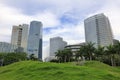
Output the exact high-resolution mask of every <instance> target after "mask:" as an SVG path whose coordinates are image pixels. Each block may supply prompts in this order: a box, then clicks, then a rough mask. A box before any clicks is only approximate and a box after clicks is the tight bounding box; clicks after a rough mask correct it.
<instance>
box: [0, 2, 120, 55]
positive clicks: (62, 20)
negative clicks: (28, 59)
mask: <svg viewBox="0 0 120 80" xmlns="http://www.w3.org/2000/svg"><path fill="white" fill-rule="evenodd" d="M99 13H104V14H105V15H106V16H107V17H108V18H109V20H110V23H111V28H112V32H113V36H114V38H115V39H118V40H120V28H119V27H120V0H0V42H10V40H11V32H12V26H13V25H19V24H30V22H31V21H33V20H36V21H41V22H42V23H43V53H44V54H48V52H49V39H50V38H52V37H56V36H60V37H62V38H63V39H64V41H67V42H68V44H77V43H81V42H85V33H84V19H86V18H88V17H90V16H93V15H95V14H99ZM45 56H46V55H44V57H45Z"/></svg>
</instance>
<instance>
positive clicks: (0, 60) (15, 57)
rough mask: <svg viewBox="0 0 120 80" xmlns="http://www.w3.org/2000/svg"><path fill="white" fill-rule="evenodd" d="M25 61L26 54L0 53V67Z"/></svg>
mask: <svg viewBox="0 0 120 80" xmlns="http://www.w3.org/2000/svg"><path fill="white" fill-rule="evenodd" d="M23 60H27V54H26V53H0V65H1V66H4V65H8V64H11V63H14V62H18V61H23Z"/></svg>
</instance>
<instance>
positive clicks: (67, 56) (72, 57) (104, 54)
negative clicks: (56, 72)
mask: <svg viewBox="0 0 120 80" xmlns="http://www.w3.org/2000/svg"><path fill="white" fill-rule="evenodd" d="M55 54H56V57H57V60H58V61H59V62H70V61H80V60H84V59H85V60H98V61H101V62H104V63H106V64H109V65H111V66H120V42H119V43H117V44H115V45H109V46H106V47H102V46H98V47H97V48H95V47H94V43H91V42H90V43H87V44H84V45H82V46H81V47H80V49H79V50H78V51H76V53H72V51H71V50H70V49H64V50H58V51H57V52H56V53H55Z"/></svg>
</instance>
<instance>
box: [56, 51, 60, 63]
mask: <svg viewBox="0 0 120 80" xmlns="http://www.w3.org/2000/svg"><path fill="white" fill-rule="evenodd" d="M55 56H56V57H57V59H58V60H59V63H60V62H62V50H58V51H57V52H55Z"/></svg>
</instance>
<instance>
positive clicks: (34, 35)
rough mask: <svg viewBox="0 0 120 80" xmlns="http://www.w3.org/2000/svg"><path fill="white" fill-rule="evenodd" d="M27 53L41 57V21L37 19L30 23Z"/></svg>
mask: <svg viewBox="0 0 120 80" xmlns="http://www.w3.org/2000/svg"><path fill="white" fill-rule="evenodd" d="M27 53H28V55H31V54H34V55H35V57H36V58H38V59H42V23H41V22H39V21H32V22H31V23H30V29H29V36H28V46H27Z"/></svg>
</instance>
